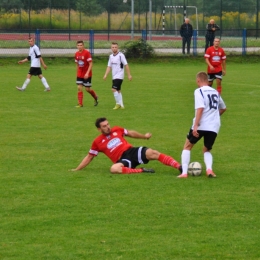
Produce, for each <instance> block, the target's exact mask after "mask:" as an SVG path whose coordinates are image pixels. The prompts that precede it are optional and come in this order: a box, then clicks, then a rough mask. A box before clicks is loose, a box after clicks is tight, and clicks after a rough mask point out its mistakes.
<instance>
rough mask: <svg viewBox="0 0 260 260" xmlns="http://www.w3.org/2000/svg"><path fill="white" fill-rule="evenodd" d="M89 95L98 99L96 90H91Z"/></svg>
mask: <svg viewBox="0 0 260 260" xmlns="http://www.w3.org/2000/svg"><path fill="white" fill-rule="evenodd" d="M88 93H89V94H90V95H91V96H92V97H93V98H94V99H95V100H96V99H97V95H96V93H95V91H94V90H92V89H91V90H90V91H88Z"/></svg>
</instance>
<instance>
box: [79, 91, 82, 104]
mask: <svg viewBox="0 0 260 260" xmlns="http://www.w3.org/2000/svg"><path fill="white" fill-rule="evenodd" d="M78 102H79V105H83V92H78Z"/></svg>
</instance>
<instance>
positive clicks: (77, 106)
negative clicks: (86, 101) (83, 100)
mask: <svg viewBox="0 0 260 260" xmlns="http://www.w3.org/2000/svg"><path fill="white" fill-rule="evenodd" d="M75 107H76V108H79V107H83V105H82V104H77V105H76V106H75Z"/></svg>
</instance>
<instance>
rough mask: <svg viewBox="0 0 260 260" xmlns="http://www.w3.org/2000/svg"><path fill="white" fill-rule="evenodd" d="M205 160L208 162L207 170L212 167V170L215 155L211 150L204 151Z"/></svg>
mask: <svg viewBox="0 0 260 260" xmlns="http://www.w3.org/2000/svg"><path fill="white" fill-rule="evenodd" d="M204 162H205V164H206V168H207V169H206V170H208V169H210V170H212V164H213V156H212V154H211V152H205V153H204Z"/></svg>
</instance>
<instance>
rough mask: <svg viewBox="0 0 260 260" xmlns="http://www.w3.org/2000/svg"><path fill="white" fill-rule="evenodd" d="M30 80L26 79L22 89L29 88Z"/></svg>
mask: <svg viewBox="0 0 260 260" xmlns="http://www.w3.org/2000/svg"><path fill="white" fill-rule="evenodd" d="M30 81H31V80H30V79H26V80H25V81H24V83H23V86H22V89H26V87H27V86H28V84H29V83H30Z"/></svg>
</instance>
